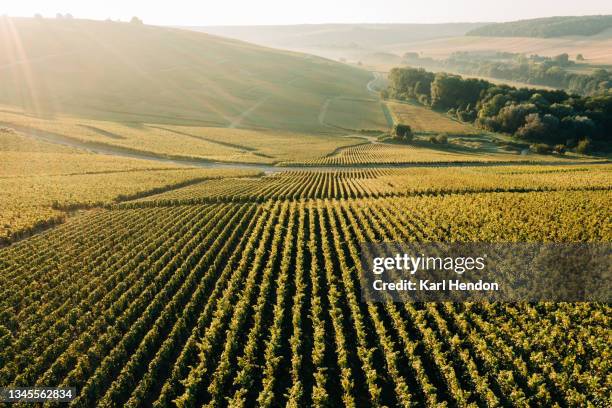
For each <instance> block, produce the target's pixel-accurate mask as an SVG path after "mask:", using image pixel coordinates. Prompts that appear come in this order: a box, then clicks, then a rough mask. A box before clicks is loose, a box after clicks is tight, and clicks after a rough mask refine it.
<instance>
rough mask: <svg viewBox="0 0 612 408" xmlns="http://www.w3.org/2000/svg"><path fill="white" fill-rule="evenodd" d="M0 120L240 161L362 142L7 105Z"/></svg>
mask: <svg viewBox="0 0 612 408" xmlns="http://www.w3.org/2000/svg"><path fill="white" fill-rule="evenodd" d="M0 123H1V124H2V125H3V126H5V127H6V128H13V129H16V130H19V131H22V132H23V133H28V134H30V135H33V136H38V137H39V138H40V137H42V138H47V139H53V140H60V141H62V142H66V143H68V144H70V143H83V144H86V145H90V146H102V147H111V148H119V149H121V150H123V151H126V152H136V153H145V154H152V155H156V156H159V157H169V158H176V157H178V158H186V159H197V160H209V161H222V162H241V163H266V164H271V163H276V162H279V161H289V160H310V159H314V158H317V157H320V156H322V155H325V154H327V153H330V152H332V151H334V150H335V149H337V148H340V147H345V146H350V145H354V144H357V143H361V142H362V140H361V139H355V138H347V137H338V136H330V135H304V134H299V133H293V132H288V131H273V130H272V131H270V130H266V131H257V130H246V129H229V128H208V127H189V126H173V125H159V124H142V123H141V124H134V123H131V124H130V123H128V124H124V123H116V122H108V121H96V120H87V119H82V118H73V117H67V116H58V117H55V118H53V119H45V118H38V117H30V116H27V115H24V114H23V112H19V111H5V110H0ZM2 143H3V142H2Z"/></svg>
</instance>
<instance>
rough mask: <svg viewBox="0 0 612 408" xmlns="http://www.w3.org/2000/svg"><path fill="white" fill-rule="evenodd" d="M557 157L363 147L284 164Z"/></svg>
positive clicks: (379, 145)
mask: <svg viewBox="0 0 612 408" xmlns="http://www.w3.org/2000/svg"><path fill="white" fill-rule="evenodd" d="M559 160H563V159H561V158H559V157H555V156H542V155H526V156H522V155H519V154H514V153H503V152H499V153H498V152H486V151H484V150H482V149H480V150H479V149H470V148H464V147H454V146H453V145H448V146H439V147H438V146H432V147H426V146H425V145H424V143H420V144H410V145H402V144H383V143H376V144H362V145H358V146H352V147H347V148H344V149H340V150H338V151H337V152H335V153H334V154H331V155H328V156H324V157H320V158H318V159H316V160H309V161H304V162H294V163H285V164H287V165H311V166H316V165H325V166H329V165H335V166H350V165H360V164H380V165H393V164H411V163H414V164H416V163H477V162H489V163H490V162H515V161H536V162H540V161H543V162H546V161H559Z"/></svg>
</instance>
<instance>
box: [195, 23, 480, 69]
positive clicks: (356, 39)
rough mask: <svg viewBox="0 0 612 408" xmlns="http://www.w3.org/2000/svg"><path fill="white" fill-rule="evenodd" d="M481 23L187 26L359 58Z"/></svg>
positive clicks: (460, 31) (273, 44)
mask: <svg viewBox="0 0 612 408" xmlns="http://www.w3.org/2000/svg"><path fill="white" fill-rule="evenodd" d="M481 26H483V24H482V23H449V24H305V25H287V26H226V27H188V28H190V29H192V30H196V31H203V32H206V33H209V34H214V35H220V36H223V37H229V38H235V39H239V40H243V41H248V42H252V43H255V44H261V45H266V46H270V47H278V48H283V49H290V50H295V51H302V52H308V53H312V54H315V55H320V56H324V57H327V58H334V59H338V58H346V59H355V60H357V59H360V58H363V56H364V55H367V54H370V53H372V52H376V51H379V50H384V49H386V48H388V47H390V46H393V45H394V44H398V43H404V42H413V41H426V40H431V39H436V38H444V37H454V36H462V35H465V34H466V33H467V32H468V31H470V30H472V29H475V28H478V27H481Z"/></svg>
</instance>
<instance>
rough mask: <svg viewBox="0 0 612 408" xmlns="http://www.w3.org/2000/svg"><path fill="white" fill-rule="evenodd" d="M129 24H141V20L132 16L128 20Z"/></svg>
mask: <svg viewBox="0 0 612 408" xmlns="http://www.w3.org/2000/svg"><path fill="white" fill-rule="evenodd" d="M130 23H132V24H142V20H141V19H139V18H138V17H136V16H134V17H132V19H131V20H130Z"/></svg>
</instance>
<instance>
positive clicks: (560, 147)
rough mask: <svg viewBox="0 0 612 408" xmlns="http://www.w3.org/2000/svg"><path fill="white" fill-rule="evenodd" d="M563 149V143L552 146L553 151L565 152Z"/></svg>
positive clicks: (564, 148)
mask: <svg viewBox="0 0 612 408" xmlns="http://www.w3.org/2000/svg"><path fill="white" fill-rule="evenodd" d="M565 150H566V147H565V145H563V144H558V145H555V147H554V148H553V152H555V153H558V154H565Z"/></svg>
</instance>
